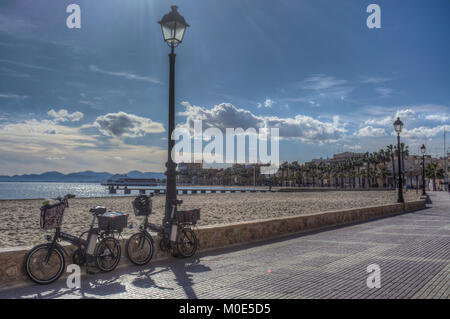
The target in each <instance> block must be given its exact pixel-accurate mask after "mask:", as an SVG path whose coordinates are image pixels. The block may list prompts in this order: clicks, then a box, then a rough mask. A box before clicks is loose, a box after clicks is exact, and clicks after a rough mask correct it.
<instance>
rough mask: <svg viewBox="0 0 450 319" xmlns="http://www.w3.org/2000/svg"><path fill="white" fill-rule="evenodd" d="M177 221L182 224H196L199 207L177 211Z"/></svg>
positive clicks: (198, 216) (198, 217)
mask: <svg viewBox="0 0 450 319" xmlns="http://www.w3.org/2000/svg"><path fill="white" fill-rule="evenodd" d="M176 218H177V221H178V222H179V223H184V224H194V225H195V224H197V221H199V220H200V208H196V209H189V210H180V211H177V215H176Z"/></svg>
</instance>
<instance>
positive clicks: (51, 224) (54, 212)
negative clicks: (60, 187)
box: [40, 203, 66, 229]
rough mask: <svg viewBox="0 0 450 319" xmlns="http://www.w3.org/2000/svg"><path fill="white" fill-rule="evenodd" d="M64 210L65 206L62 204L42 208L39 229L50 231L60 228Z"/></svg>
mask: <svg viewBox="0 0 450 319" xmlns="http://www.w3.org/2000/svg"><path fill="white" fill-rule="evenodd" d="M65 208H66V206H65V205H64V203H57V204H54V205H47V206H42V207H41V220H40V226H41V228H42V229H52V228H57V227H61V225H62V220H63V215H64V209H65Z"/></svg>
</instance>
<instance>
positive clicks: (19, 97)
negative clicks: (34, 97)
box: [0, 93, 28, 100]
mask: <svg viewBox="0 0 450 319" xmlns="http://www.w3.org/2000/svg"><path fill="white" fill-rule="evenodd" d="M0 98H2V99H17V100H23V99H27V98H28V95H17V94H10V93H0Z"/></svg>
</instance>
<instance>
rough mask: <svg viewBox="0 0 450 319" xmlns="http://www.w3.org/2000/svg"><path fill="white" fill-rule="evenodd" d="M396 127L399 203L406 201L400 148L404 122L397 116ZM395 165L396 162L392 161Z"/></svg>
mask: <svg viewBox="0 0 450 319" xmlns="http://www.w3.org/2000/svg"><path fill="white" fill-rule="evenodd" d="M394 129H395V132H396V133H397V151H398V197H397V203H404V202H405V200H404V199H403V181H402V179H403V178H402V162H401V158H400V157H401V150H400V133H401V131H402V129H403V122H402V121H400V118H399V117H397V120H395V122H394ZM392 165H394V163H392Z"/></svg>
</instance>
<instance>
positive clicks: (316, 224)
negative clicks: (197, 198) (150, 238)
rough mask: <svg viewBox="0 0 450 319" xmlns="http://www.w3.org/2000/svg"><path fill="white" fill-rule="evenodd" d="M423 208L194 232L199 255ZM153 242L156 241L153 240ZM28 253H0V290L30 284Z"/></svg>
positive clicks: (381, 209)
mask: <svg viewBox="0 0 450 319" xmlns="http://www.w3.org/2000/svg"><path fill="white" fill-rule="evenodd" d="M424 207H425V200H420V201H414V202H407V203H405V204H392V205H386V206H374V207H364V208H355V209H349V210H340V211H329V212H322V213H320V212H319V213H313V214H309V215H300V216H290V217H282V218H272V219H265V220H255V221H249V222H242V223H233V224H225V225H212V226H202V227H199V228H198V230H197V231H198V237H199V243H200V251H205V250H212V249H216V248H220V247H226V246H232V245H237V244H243V243H249V242H256V241H261V240H266V239H270V238H276V237H281V236H286V235H290V234H294V233H300V232H304V231H311V230H317V229H321V228H325V227H331V226H336V225H344V224H349V223H355V222H360V221H365V220H369V219H374V218H378V217H384V216H389V215H392V214H397V213H402V212H406V211H414V210H418V209H422V208H424ZM154 238H155V239H156V237H154ZM124 244H125V241H123V242H122V259H121V261H120V265H119V267H124V266H127V265H129V264H130V262H129V261H128V260H127V257H126V255H125V247H124ZM65 248H66V249H67V250H68V251H69V253H72V251H73V250H74V247H73V246H71V245H69V246H65ZM30 249H31V247H16V248H4V249H0V289H7V288H8V287H11V286H23V285H30V284H32V283H31V282H30V281H29V280H28V279H27V277H26V275H25V274H24V272H23V260H24V258H25V255H26V253H27V252H28V251H29V250H30ZM166 258H169V255H168V254H167V253H164V252H162V251H160V250H159V245H158V243H157V242H155V255H154V257H153V260H161V259H166ZM66 262H67V264H71V263H72V259H71V256H66ZM83 268H84V267H83ZM63 277H64V276H63Z"/></svg>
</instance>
